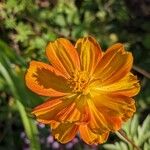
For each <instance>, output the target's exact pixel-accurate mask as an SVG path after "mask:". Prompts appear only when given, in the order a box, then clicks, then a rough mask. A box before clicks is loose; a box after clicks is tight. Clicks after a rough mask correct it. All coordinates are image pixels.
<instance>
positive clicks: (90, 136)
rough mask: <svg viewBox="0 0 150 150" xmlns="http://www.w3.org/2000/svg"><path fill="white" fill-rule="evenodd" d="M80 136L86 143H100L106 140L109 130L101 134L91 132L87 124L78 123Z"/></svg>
mask: <svg viewBox="0 0 150 150" xmlns="http://www.w3.org/2000/svg"><path fill="white" fill-rule="evenodd" d="M79 132H80V137H81V138H82V139H83V140H84V142H85V143H87V144H90V145H92V144H102V143H104V142H106V140H107V138H108V135H109V132H106V133H103V134H95V133H94V132H92V130H91V129H90V128H88V126H87V125H80V127H79Z"/></svg>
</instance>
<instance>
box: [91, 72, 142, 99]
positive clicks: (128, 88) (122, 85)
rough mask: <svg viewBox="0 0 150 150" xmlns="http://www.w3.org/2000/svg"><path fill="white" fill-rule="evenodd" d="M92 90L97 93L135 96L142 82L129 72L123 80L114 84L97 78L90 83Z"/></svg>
mask: <svg viewBox="0 0 150 150" xmlns="http://www.w3.org/2000/svg"><path fill="white" fill-rule="evenodd" d="M90 88H91V90H93V91H95V93H105V94H107V93H110V94H116V95H124V96H129V97H132V96H135V95H137V94H138V92H139V90H140V84H139V83H138V80H137V77H136V76H134V75H133V74H132V73H128V74H127V75H126V76H124V77H123V78H122V79H121V80H118V81H117V82H114V83H112V84H108V85H105V82H104V83H102V82H101V80H96V81H94V82H93V83H91V85H90Z"/></svg>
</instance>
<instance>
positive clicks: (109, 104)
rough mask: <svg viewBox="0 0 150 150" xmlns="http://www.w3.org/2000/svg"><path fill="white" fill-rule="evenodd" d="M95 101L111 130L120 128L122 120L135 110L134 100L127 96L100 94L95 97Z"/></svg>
mask: <svg viewBox="0 0 150 150" xmlns="http://www.w3.org/2000/svg"><path fill="white" fill-rule="evenodd" d="M93 103H94V104H95V107H96V108H97V109H98V110H99V111H100V112H101V114H102V115H103V117H104V118H105V120H106V122H107V123H106V124H107V126H108V128H109V129H110V130H111V131H116V130H119V129H120V128H121V124H122V122H123V121H125V120H127V119H129V118H130V117H131V116H132V115H133V113H134V112H135V102H134V100H133V99H132V98H129V97H126V96H121V95H113V94H111V95H104V94H100V95H97V96H95V97H93ZM110 114H111V115H110ZM127 114H128V115H127Z"/></svg>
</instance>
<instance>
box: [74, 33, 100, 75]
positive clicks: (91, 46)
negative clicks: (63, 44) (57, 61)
mask: <svg viewBox="0 0 150 150" xmlns="http://www.w3.org/2000/svg"><path fill="white" fill-rule="evenodd" d="M75 47H76V49H77V50H78V53H79V55H80V61H81V69H82V70H83V71H87V72H89V73H92V72H93V71H94V69H95V67H96V65H97V63H98V62H99V60H100V58H101V57H102V51H101V48H100V46H99V44H98V43H97V42H96V40H95V39H94V38H93V37H90V36H89V37H85V38H81V39H79V40H78V41H77V43H76V45H75Z"/></svg>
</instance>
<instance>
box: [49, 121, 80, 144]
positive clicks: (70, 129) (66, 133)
mask: <svg viewBox="0 0 150 150" xmlns="http://www.w3.org/2000/svg"><path fill="white" fill-rule="evenodd" d="M77 131H78V126H77V125H75V124H72V123H60V124H59V123H58V124H57V126H56V125H55V127H54V128H53V126H52V135H53V136H54V137H55V138H56V139H57V140H58V141H59V142H61V143H63V144H65V143H67V142H69V141H71V140H72V139H73V138H74V137H75V135H76V133H77Z"/></svg>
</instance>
